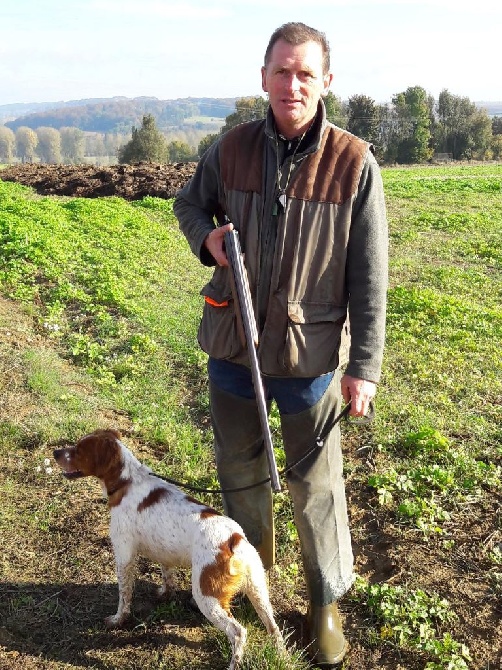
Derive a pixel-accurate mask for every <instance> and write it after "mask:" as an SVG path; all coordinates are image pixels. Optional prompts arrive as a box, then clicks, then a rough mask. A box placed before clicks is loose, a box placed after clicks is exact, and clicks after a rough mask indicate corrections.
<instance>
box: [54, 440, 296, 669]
mask: <svg viewBox="0 0 502 670" xmlns="http://www.w3.org/2000/svg"><path fill="white" fill-rule="evenodd" d="M54 459H55V461H56V463H57V464H58V465H59V467H60V468H61V469H62V471H63V475H64V476H65V477H66V478H67V479H77V478H79V477H87V476H95V477H97V478H98V479H99V481H100V483H101V486H102V488H103V492H104V493H105V495H107V496H108V506H109V508H110V516H111V519H110V539H111V542H112V545H113V551H114V555H115V563H116V571H117V580H118V587H119V602H118V609H117V612H116V614H114V615H113V616H109V617H107V618H106V619H105V623H106V626H107V627H109V628H116V627H120V626H121V625H122V624H123V623H124V621H125V620H126V619H127V617H128V616H129V614H130V609H131V599H132V592H133V585H134V580H135V564H136V558H137V557H138V556H140V555H141V556H143V557H145V558H147V559H150V560H152V561H153V562H156V563H159V564H160V566H161V572H162V586H161V587H160V589H159V595H169V594H170V593H172V591H173V588H174V579H173V578H174V568H175V566H179V567H191V569H192V594H193V598H194V599H195V602H196V603H197V606H198V607H199V609H200V611H201V612H202V613H203V614H204V615H205V616H206V617H207V619H209V621H211V623H213V624H214V625H215V626H216V627H217V628H219V629H220V630H222V631H223V632H224V633H225V634H226V635H227V637H228V639H229V642H230V646H231V649H232V659H231V663H230V666H229V670H236V669H237V668H238V666H239V663H240V661H241V659H242V656H243V653H244V647H245V643H246V636H247V633H246V629H245V628H244V627H243V626H242V625H241V624H240V623H238V621H236V619H234V618H233V616H232V615H231V613H230V605H231V601H232V598H233V597H234V596H235V595H236V594H237V593H244V594H246V595H247V596H248V598H249V600H250V601H251V603H252V605H253V607H254V608H255V610H256V612H257V614H258V616H259V617H260V619H261V621H262V622H263V624H264V625H265V627H266V629H267V632H268V634H269V635H270V636H271V637H272V638H273V639H274V641H275V643H276V645H277V648H278V649H280V650H282V649H283V648H284V642H283V638H282V635H281V633H280V631H279V628H278V626H277V624H276V622H275V619H274V615H273V611H272V605H271V603H270V598H269V594H268V588H267V581H266V575H265V570H264V568H263V564H262V562H261V559H260V557H259V555H258V552H257V551H256V549H255V548H254V547H253V546H252V545H251V544H250V543H249V542H248V540H247V539H246V537H245V535H244V531H243V530H242V528H241V527H240V526H239V525H238V524H237V523H236V522H235V521H233V520H232V519H230V518H228V517H227V516H224V515H222V514H220V513H219V512H217V511H215V510H214V509H211V508H210V507H207V506H206V505H204V504H203V503H200V502H198V501H197V500H194V499H193V498H192V497H190V496H188V495H186V494H184V493H183V492H182V491H181V490H180V489H179V488H177V487H176V486H174V485H173V484H170V483H167V482H165V481H164V480H162V479H160V478H159V477H156V476H155V475H154V474H153V472H152V471H151V470H150V469H149V468H147V467H146V466H145V465H143V464H141V463H140V461H138V460H137V458H136V457H135V456H134V455H133V454H132V452H131V451H130V450H129V449H128V448H127V447H126V446H125V445H124V444H123V443H122V441H121V435H120V433H119V432H117V431H115V430H111V429H106V430H96V431H94V432H93V433H91V434H89V435H85V436H84V437H82V438H81V439H80V440H79V441H78V442H77V443H76V445H75V446H72V447H67V448H64V449H56V450H55V451H54Z"/></svg>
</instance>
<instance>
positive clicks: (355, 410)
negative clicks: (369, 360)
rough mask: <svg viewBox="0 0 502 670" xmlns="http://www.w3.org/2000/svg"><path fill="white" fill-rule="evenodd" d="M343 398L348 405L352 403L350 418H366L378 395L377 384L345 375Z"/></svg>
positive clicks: (342, 385) (342, 387) (342, 383)
mask: <svg viewBox="0 0 502 670" xmlns="http://www.w3.org/2000/svg"><path fill="white" fill-rule="evenodd" d="M340 385H341V389H342V396H343V399H344V400H345V402H346V403H348V402H350V404H351V405H350V412H349V414H350V416H365V415H366V414H367V413H368V409H369V405H370V401H371V400H373V398H374V397H375V394H376V388H377V387H376V384H375V382H370V381H368V380H367V379H359V378H358V377H351V376H350V375H343V377H342V379H341V382H340Z"/></svg>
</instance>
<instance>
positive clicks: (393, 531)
mask: <svg viewBox="0 0 502 670" xmlns="http://www.w3.org/2000/svg"><path fill="white" fill-rule="evenodd" d="M383 178H384V183H385V190H386V196H387V206H388V215H389V224H390V259H391V272H390V286H389V296H388V298H389V300H388V335H387V346H386V354H385V360H384V370H383V377H382V382H381V384H380V388H379V392H378V396H377V415H376V419H375V421H374V423H373V424H372V425H371V426H369V427H363V428H357V427H353V426H350V425H347V426H346V427H345V428H344V435H345V462H346V478H347V492H348V496H349V505H350V514H351V521H352V528H353V535H354V543H355V549H356V551H355V553H356V557H357V561H356V570H357V572H358V575H359V578H358V581H357V583H356V586H355V588H354V589H353V590H352V592H351V593H350V594H348V595H347V596H346V597H345V598H344V600H343V601H342V603H341V609H342V614H343V616H344V618H345V622H346V627H347V634H348V636H349V638H350V642H351V647H352V652H351V655H350V657H349V658H348V659H347V660H346V661H345V662H344V666H343V667H344V668H350V669H352V670H356V669H358V670H359V669H360V670H363V668H364V670H376V669H377V668H379V669H380V668H388V669H389V670H396V669H397V668H405V669H406V670H419V669H422V668H424V669H426V668H427V669H429V670H439V669H441V668H444V669H445V670H446V669H447V668H450V669H452V670H456V669H461V668H476V669H481V668H484V669H486V670H488V669H491V668H495V667H497V663H499V662H500V661H501V653H502V651H501V649H500V640H501V637H500V636H501V630H500V599H501V597H502V520H501V515H500V500H501V493H502V491H501V477H500V475H501V457H502V446H501V445H502V434H501V432H502V431H501V426H502V411H501V408H502V374H501V373H502V369H501V368H502V364H501V360H502V357H501V355H500V350H501V346H500V343H501V339H502V338H501V336H502V308H501V305H502V300H501V298H502V279H501V277H502V273H501V266H502V252H501V249H502V244H501V242H502V165H501V164H489V165H483V166H478V165H464V166H454V167H453V166H452V167H450V166H448V167H423V168H405V169H395V168H386V169H384V170H383ZM208 276H209V273H208V270H207V269H205V268H202V267H200V266H199V265H198V263H197V260H196V259H195V257H193V256H192V255H191V253H190V251H189V249H188V246H187V244H186V242H185V240H184V239H183V237H182V236H181V234H180V233H179V231H178V227H177V223H176V221H175V219H174V217H173V214H172V202H171V201H163V200H160V199H155V198H145V199H144V200H142V201H138V202H132V203H130V202H126V201H124V200H121V199H119V198H108V199H105V198H101V199H94V200H86V199H77V198H42V197H39V196H37V195H36V194H34V192H33V191H32V190H31V189H28V188H25V187H22V186H19V185H17V184H12V183H7V182H2V181H0V296H2V301H1V303H0V410H1V412H0V458H1V459H2V474H1V476H0V493H1V496H2V508H1V511H0V531H1V533H2V541H3V558H2V562H1V563H0V576H1V583H0V616H1V620H0V668H4V667H5V668H23V669H24V668H43V669H46V670H56V669H62V668H68V669H69V668H83V667H90V668H96V669H100V670H103V669H108V668H110V669H111V668H124V669H126V668H145V669H146V670H150V669H153V668H165V669H166V670H167V669H169V670H176V669H178V668H179V669H180V670H181V669H182V668H184V669H185V668H194V669H195V668H208V669H209V668H211V669H213V670H214V669H216V670H219V669H220V668H221V669H223V668H225V667H226V666H227V665H228V654H229V652H228V649H227V648H226V641H225V639H224V637H223V636H221V635H220V634H219V633H217V632H216V631H214V629H213V628H212V627H210V626H208V625H207V624H206V623H205V622H204V620H203V619H202V618H201V617H199V616H198V615H197V614H194V613H193V612H191V611H190V610H188V609H187V607H186V604H187V600H188V597H189V594H188V589H189V583H188V576H187V575H186V574H182V575H181V578H180V595H179V597H177V598H176V599H175V600H174V601H172V602H171V603H167V604H166V603H164V604H155V603H152V602H151V601H150V599H151V593H152V589H153V587H152V584H155V583H157V582H158V579H159V574H158V572H157V571H156V569H155V568H154V567H152V566H150V565H146V564H143V563H141V564H140V584H139V586H138V590H137V601H138V604H137V608H136V609H135V611H134V621H133V623H132V625H131V626H129V627H128V628H127V629H126V630H124V631H119V632H113V633H110V632H107V631H105V630H104V627H103V624H102V620H103V618H104V617H105V616H106V615H108V614H110V613H113V611H114V607H115V605H116V601H115V598H116V587H115V578H114V568H113V558H112V555H111V550H110V546H109V543H108V540H107V536H106V534H107V528H106V523H107V511H106V509H105V508H104V506H102V505H100V503H99V500H100V492H99V487H98V486H97V484H96V483H95V482H87V481H79V482H74V483H68V482H65V481H62V479H61V477H60V475H59V473H58V472H56V469H55V468H52V463H51V462H50V459H51V452H52V448H53V446H52V445H54V444H56V443H58V442H60V441H62V442H66V443H68V442H71V441H73V440H76V439H78V438H79V437H81V436H82V434H84V433H85V432H88V431H89V430H92V429H94V428H96V427H103V426H104V425H112V426H115V427H118V428H119V429H120V430H121V431H122V432H123V434H124V436H125V437H124V441H125V442H126V443H127V444H128V445H129V446H130V447H131V448H132V449H133V451H135V453H136V454H137V455H138V457H139V458H141V459H142V460H144V461H145V462H147V463H148V464H149V465H150V466H151V467H152V468H153V469H155V470H156V471H158V472H159V473H160V474H165V475H168V476H172V477H175V478H178V479H182V480H184V481H186V480H189V481H190V482H191V483H192V484H195V485H198V486H204V487H216V486H217V480H216V477H215V471H214V466H213V457H212V448H211V441H212V438H211V430H210V425H209V418H208V397H207V389H206V378H205V364H206V358H205V355H204V354H203V353H202V352H201V351H200V350H199V348H198V345H197V340H196V332H197V327H198V322H199V318H200V314H201V310H202V299H201V297H200V295H199V291H200V288H201V287H202V285H203V284H204V283H205V281H206V280H207V277H208ZM271 424H272V428H273V431H274V441H275V444H276V445H277V460H278V463H279V466H280V467H282V465H283V455H282V452H281V449H280V434H279V430H278V429H279V421H278V417H277V414H276V412H275V411H273V414H272V417H271ZM46 459H49V460H48V462H46ZM206 498H207V500H208V501H210V504H212V505H213V506H216V507H218V506H219V500H218V498H214V497H211V496H210V495H208V496H206ZM275 512H276V519H277V532H278V547H279V556H278V564H277V567H276V569H275V570H274V573H273V575H271V593H272V600H273V603H274V606H275V609H276V611H277V615H278V616H277V618H278V620H279V622H280V623H281V625H283V626H284V627H285V629H286V630H288V631H290V633H291V638H290V640H291V645H292V647H293V654H292V657H291V659H289V660H288V661H287V663H286V665H284V662H285V661H284V660H283V659H281V658H278V657H276V655H275V653H274V650H272V649H270V648H269V647H268V646H267V641H266V639H265V634H264V632H263V630H262V628H261V626H260V624H259V623H258V621H257V620H256V618H255V616H254V613H253V611H252V610H251V609H249V607H247V606H246V605H243V604H240V605H238V607H237V608H236V616H237V617H238V618H239V619H240V620H243V621H245V623H246V625H247V626H248V628H249V630H250V647H249V653H248V655H247V657H246V661H245V668H248V669H249V670H258V669H259V668H272V669H274V668H276V669H277V670H280V669H281V668H283V667H284V669H286V668H288V670H301V669H302V668H308V667H310V666H309V665H308V663H307V661H306V660H302V639H301V636H300V632H301V625H300V622H301V616H302V615H303V614H304V611H305V602H304V596H305V594H304V587H303V582H302V579H301V565H300V561H299V551H298V540H297V536H296V531H295V528H294V525H293V523H292V510H291V505H290V500H289V497H288V494H287V492H282V493H280V494H277V495H276V497H275ZM474 619H475V621H476V625H473V621H474Z"/></svg>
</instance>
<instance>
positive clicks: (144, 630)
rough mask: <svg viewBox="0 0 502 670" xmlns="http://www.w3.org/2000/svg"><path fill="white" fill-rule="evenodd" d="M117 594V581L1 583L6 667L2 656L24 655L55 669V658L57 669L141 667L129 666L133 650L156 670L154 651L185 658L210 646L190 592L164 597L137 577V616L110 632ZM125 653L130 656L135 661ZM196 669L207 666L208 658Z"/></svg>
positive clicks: (0, 645) (0, 632) (0, 631)
mask: <svg viewBox="0 0 502 670" xmlns="http://www.w3.org/2000/svg"><path fill="white" fill-rule="evenodd" d="M117 595H118V594H117V586H116V585H115V584H84V585H79V584H70V583H61V584H58V583H52V584H35V583H26V584H14V583H9V582H3V583H1V584H0V667H2V668H3V667H4V665H2V656H3V657H4V659H5V658H6V657H11V658H18V660H20V659H19V656H18V655H20V656H25V657H26V656H31V657H34V658H35V659H38V660H39V661H40V663H39V665H36V667H51V666H50V662H51V661H52V662H55V666H54V667H56V666H57V665H58V664H63V663H64V664H69V665H71V666H77V667H93V668H96V669H98V670H105V669H106V670H109V669H110V668H114V667H117V668H118V667H124V668H126V667H127V668H131V667H136V666H137V667H141V665H142V664H141V662H140V661H139V662H138V658H139V656H138V658H137V659H136V663H133V664H130V662H131V661H132V658H131V655H130V654H131V649H134V650H135V651H137V652H138V654H141V653H143V654H148V655H149V656H150V658H149V660H148V662H146V663H145V664H144V665H145V667H150V665H149V662H150V661H152V660H153V658H152V656H155V655H158V654H159V653H160V654H162V655H163V656H164V655H165V657H168V656H169V655H171V654H172V655H174V656H175V657H178V656H180V655H183V654H190V653H192V654H193V653H195V652H196V653H200V652H201V650H202V651H205V652H206V653H207V652H208V651H210V650H208V649H205V650H204V649H203V648H204V647H205V646H206V644H205V642H204V640H203V633H202V631H199V630H198V629H200V628H201V627H202V625H203V624H204V622H205V619H204V617H203V616H202V615H201V614H199V613H196V612H194V611H192V610H191V609H190V608H189V606H188V601H189V597H190V593H189V592H185V591H182V592H178V593H177V594H176V597H175V599H174V600H172V601H170V602H165V601H160V600H158V599H156V598H155V596H154V595H153V585H152V584H151V583H150V582H145V581H144V580H138V582H137V583H136V589H135V599H134V601H133V612H132V616H131V617H130V619H129V620H128V622H127V623H126V624H125V625H124V627H123V628H122V629H120V630H108V629H106V627H105V624H104V618H105V617H106V616H108V615H110V614H114V613H115V611H116V607H117ZM194 631H195V635H194ZM185 633H186V634H185ZM122 654H127V655H129V662H128V661H127V660H126V659H125V658H124V659H122ZM143 658H145V660H146V656H143ZM122 661H123V662H122ZM218 663H219V662H218ZM5 667H7V666H5ZM9 667H21V665H19V664H16V663H12V665H10V666H9ZM152 667H153V666H152ZM173 667H174V665H173ZM176 667H180V666H176ZM196 667H201V668H202V667H204V661H202V664H201V665H198V666H196ZM207 667H208V668H209V667H215V665H214V663H213V664H212V665H208V666H207ZM222 667H224V666H222Z"/></svg>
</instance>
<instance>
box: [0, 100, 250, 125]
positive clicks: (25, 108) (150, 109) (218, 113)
mask: <svg viewBox="0 0 502 670" xmlns="http://www.w3.org/2000/svg"><path fill="white" fill-rule="evenodd" d="M236 100H237V98H178V99H176V100H159V99H158V98H151V97H138V98H125V97H115V98H93V99H90V100H71V101H69V102H54V103H33V104H32V105H29V104H24V103H20V104H18V105H16V104H11V105H0V121H1V120H2V118H4V119H7V118H8V119H9V120H8V121H6V122H5V124H4V125H6V126H7V127H9V128H11V129H12V130H14V131H15V130H17V129H18V128H19V127H20V126H28V128H33V129H35V128H38V127H40V126H49V127H51V128H56V129H58V130H59V129H60V128H63V127H65V126H71V127H75V128H80V129H81V130H84V131H90V132H99V133H130V131H131V127H132V126H136V127H138V126H140V125H141V121H142V118H143V116H144V115H145V114H152V115H153V116H154V117H155V120H156V122H157V126H158V127H159V128H160V129H161V130H169V129H172V128H179V127H180V126H183V123H184V121H185V120H187V119H193V118H194V117H195V118H196V117H199V116H200V117H209V118H212V119H215V120H221V123H220V124H219V125H221V124H222V122H223V120H224V119H225V118H226V117H227V116H228V115H229V114H232V112H234V111H235V102H236ZM203 125H204V123H203V122H202V121H201V126H203Z"/></svg>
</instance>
